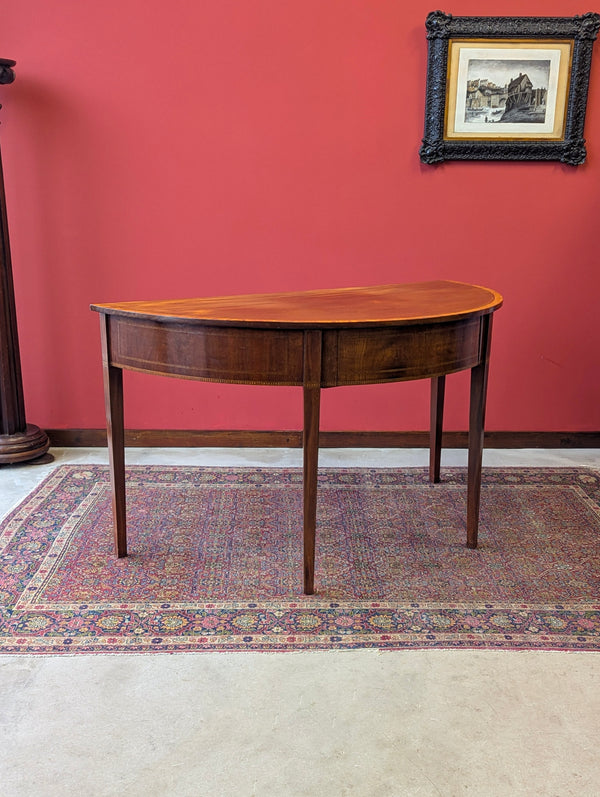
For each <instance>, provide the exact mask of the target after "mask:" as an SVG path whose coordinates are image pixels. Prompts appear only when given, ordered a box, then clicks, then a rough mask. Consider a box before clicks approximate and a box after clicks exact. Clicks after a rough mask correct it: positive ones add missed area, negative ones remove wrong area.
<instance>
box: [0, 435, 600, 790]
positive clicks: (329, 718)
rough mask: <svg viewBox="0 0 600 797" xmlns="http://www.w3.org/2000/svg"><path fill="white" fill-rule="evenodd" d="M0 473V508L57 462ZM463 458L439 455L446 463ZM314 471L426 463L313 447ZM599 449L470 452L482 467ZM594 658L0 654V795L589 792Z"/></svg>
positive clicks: (207, 458) (590, 455)
mask: <svg viewBox="0 0 600 797" xmlns="http://www.w3.org/2000/svg"><path fill="white" fill-rule="evenodd" d="M52 453H53V454H54V456H55V460H54V462H53V463H42V464H33V463H32V464H28V465H21V466H11V467H4V468H0V516H2V515H4V514H5V513H6V512H7V511H8V510H9V509H10V508H11V507H12V506H13V505H14V504H15V503H17V502H18V501H19V500H21V498H22V497H24V496H25V495H26V494H27V493H28V492H29V491H30V490H31V489H32V488H33V487H34V486H35V485H36V484H37V483H38V482H39V481H40V480H41V478H43V476H44V475H46V473H47V472H48V471H49V469H51V468H52V467H55V466H56V465H57V464H61V463H65V462H82V463H84V462H104V461H105V456H106V454H105V451H103V450H100V449H55V450H53V452H52ZM127 461H128V462H129V463H130V464H134V463H151V462H155V463H182V464H204V465H207V464H208V465H210V464H214V465H238V466H239V465H249V466H252V465H255V466H256V465H260V466H263V467H264V466H271V465H272V466H278V465H299V464H300V452H299V451H287V450H283V451H282V450H273V449H269V450H252V451H249V450H245V451H239V450H229V449H225V450H224V449H205V450H200V449H163V450H158V449H154V450H144V449H129V450H128V451H127ZM464 462H465V452H464V451H449V452H444V459H443V463H442V464H443V465H462V464H464ZM320 463H321V465H323V466H336V465H339V466H342V465H344V466H352V465H355V466H373V465H376V466H379V467H387V466H389V467H397V466H410V465H424V464H425V463H426V453H425V452H423V451H416V450H414V451H413V450H386V451H376V450H354V451H339V450H338V451H336V450H323V451H322V452H321V456H320ZM578 464H580V465H587V466H590V467H594V468H600V451H575V450H569V451H560V452H559V451H538V450H529V451H486V452H485V459H484V465H488V466H494V465H504V466H510V465H531V466H535V465H558V466H571V465H578ZM599 747H600V657H599V656H598V655H597V654H593V653H544V652H531V653H529V652H526V653H523V652H521V653H511V652H506V651H498V652H487V651H473V652H469V651H399V652H385V653H379V652H378V651H371V650H364V651H323V652H306V653H201V654H175V655H165V654H154V655H140V656H136V655H112V656H111V655H93V656H72V657H70V656H47V657H33V656H0V796H1V797H46V795H47V796H48V797H51V796H53V795H60V797H67V796H68V795H77V796H78V797H79V795H86V797H88V796H89V797H113V795H114V796H115V797H116V796H117V795H119V797H120V796H121V795H123V796H124V797H125V796H127V797H128V796H129V795H131V796H132V797H134V796H135V797H137V795H140V797H141V796H142V795H145V796H146V797H154V796H155V795H156V797H162V796H163V795H169V797H180V796H181V797H187V796H188V795H189V796H190V797H203V796H204V795H211V797H221V796H222V797H230V795H231V796H233V795H235V796H236V797H237V795H243V796H244V797H246V796H248V797H250V796H255V797H280V796H281V797H288V796H289V797H300V796H301V795H311V797H329V796H330V795H331V796H332V797H338V795H357V797H386V796H387V795H394V796H395V795H427V796H429V795H444V797H447V796H452V795H477V796H478V797H479V796H481V797H495V796H496V795H498V796H500V795H502V797H504V795H507V796H508V795H553V796H556V797H565V796H566V795H577V796H578V797H585V796H587V795H589V796H590V797H597V796H598V795H600V763H599V761H600V759H599V757H598V749H599Z"/></svg>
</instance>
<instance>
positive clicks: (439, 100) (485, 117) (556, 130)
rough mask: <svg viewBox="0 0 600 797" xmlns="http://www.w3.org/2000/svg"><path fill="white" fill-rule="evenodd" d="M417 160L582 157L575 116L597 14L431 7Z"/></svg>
mask: <svg viewBox="0 0 600 797" xmlns="http://www.w3.org/2000/svg"><path fill="white" fill-rule="evenodd" d="M425 27H426V30H427V39H428V42H429V51H428V64H427V92H426V98H425V131H424V136H423V143H422V146H421V149H420V151H419V155H420V157H421V160H422V161H423V163H440V162H442V161H446V160H558V161H561V162H562V163H568V164H570V165H573V166H576V165H579V164H581V163H583V162H584V161H585V157H586V148H585V139H584V137H583V126H584V121H585V112H586V106H587V95H588V84H589V74H590V65H591V60H592V48H593V44H594V40H595V39H596V36H597V35H598V30H599V29H600V14H596V13H588V14H583V15H581V16H576V17H453V16H452V15H451V14H445V13H444V12H442V11H432V12H431V13H430V14H429V15H428V16H427V20H426V22H425Z"/></svg>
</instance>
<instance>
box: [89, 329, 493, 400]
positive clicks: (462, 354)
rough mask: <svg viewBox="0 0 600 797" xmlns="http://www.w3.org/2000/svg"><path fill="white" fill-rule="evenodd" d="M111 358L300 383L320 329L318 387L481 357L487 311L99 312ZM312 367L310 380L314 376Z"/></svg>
mask: <svg viewBox="0 0 600 797" xmlns="http://www.w3.org/2000/svg"><path fill="white" fill-rule="evenodd" d="M103 319H104V321H105V323H106V334H107V344H108V345H107V351H108V360H109V364H110V365H112V366H115V367H117V368H125V369H130V370H135V371H142V372H146V373H152V374H163V375H167V376H175V377H181V378H185V379H198V380H202V381H210V382H225V383H235V384H258V385H303V384H306V381H305V367H306V359H305V356H304V354H305V347H306V346H307V345H308V344H307V341H308V339H309V336H310V338H311V339H312V340H314V336H315V332H317V334H319V335H320V336H321V369H320V370H321V374H320V379H319V378H318V375H317V379H318V382H319V384H320V386H321V387H336V386H341V385H359V384H372V383H376V382H398V381H405V380H412V379H423V378H428V377H433V376H439V375H442V374H449V373H453V372H456V371H461V370H464V369H467V368H472V367H474V366H476V365H478V364H479V363H480V362H481V360H482V356H483V355H482V330H483V324H484V321H485V320H486V319H487V315H485V314H483V315H477V316H469V317H468V318H465V319H459V320H453V321H448V322H441V323H440V322H436V323H429V324H428V323H420V324H415V325H399V326H383V327H382V326H377V327H357V326H353V327H352V326H349V327H342V328H335V329H322V330H314V329H311V330H303V329H301V328H300V329H297V328H292V329H290V328H287V329H277V328H268V329H264V328H252V327H229V326H209V325H202V324H193V325H192V324H189V323H182V322H172V321H164V320H159V321H155V320H149V319H139V318H131V317H126V316H118V315H114V314H112V315H108V314H107V315H103ZM313 380H314V374H313V375H311V378H310V381H311V383H313Z"/></svg>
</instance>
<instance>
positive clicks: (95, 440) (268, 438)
mask: <svg viewBox="0 0 600 797" xmlns="http://www.w3.org/2000/svg"><path fill="white" fill-rule="evenodd" d="M46 432H47V434H48V437H49V438H50V444H51V445H52V446H56V447H61V448H77V447H86V448H87V447H90V448H94V447H98V446H106V431H105V430H104V429H46ZM319 444H320V446H321V447H322V448H427V447H428V446H429V432H418V431H417V432H377V431H374V432H321V434H320V439H319ZM125 445H126V446H129V447H137V448H216V447H218V448H300V447H301V446H302V432H299V431H287V432H286V431H281V432H279V431H252V430H229V429H225V430H205V431H202V430H187V429H128V430H126V431H125ZM443 445H444V447H445V448H466V447H467V433H466V432H444V435H443ZM484 445H485V447H486V448H600V431H597V432H486V434H485V443H484Z"/></svg>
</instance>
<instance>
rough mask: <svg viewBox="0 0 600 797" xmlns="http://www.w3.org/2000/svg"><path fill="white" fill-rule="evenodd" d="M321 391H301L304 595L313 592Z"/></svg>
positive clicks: (308, 389)
mask: <svg viewBox="0 0 600 797" xmlns="http://www.w3.org/2000/svg"><path fill="white" fill-rule="evenodd" d="M320 404H321V391H320V389H319V388H318V387H317V388H306V387H305V388H304V470H303V489H304V592H305V594H306V595H312V594H313V592H314V590H315V529H316V525H317V480H318V467H319V409H320Z"/></svg>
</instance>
